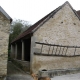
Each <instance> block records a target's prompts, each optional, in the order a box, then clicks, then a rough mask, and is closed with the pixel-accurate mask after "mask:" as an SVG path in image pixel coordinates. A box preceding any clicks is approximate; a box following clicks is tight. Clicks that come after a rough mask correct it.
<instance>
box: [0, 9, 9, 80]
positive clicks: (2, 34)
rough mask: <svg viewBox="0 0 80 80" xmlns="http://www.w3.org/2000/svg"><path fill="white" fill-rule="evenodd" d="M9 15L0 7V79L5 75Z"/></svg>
mask: <svg viewBox="0 0 80 80" xmlns="http://www.w3.org/2000/svg"><path fill="white" fill-rule="evenodd" d="M9 28H10V17H9V16H8V14H7V13H6V12H5V11H4V10H3V9H2V8H1V7H0V80H3V78H4V77H5V76H6V75H7V59H8V42H9V41H8V40H9Z"/></svg>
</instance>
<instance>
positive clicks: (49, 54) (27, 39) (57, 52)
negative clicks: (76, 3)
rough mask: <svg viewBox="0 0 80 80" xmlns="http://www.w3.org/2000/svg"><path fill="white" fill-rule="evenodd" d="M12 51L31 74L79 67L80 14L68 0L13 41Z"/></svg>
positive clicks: (15, 58)
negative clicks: (44, 70)
mask: <svg viewBox="0 0 80 80" xmlns="http://www.w3.org/2000/svg"><path fill="white" fill-rule="evenodd" d="M11 51H12V52H11V57H12V58H13V59H14V60H15V61H17V62H18V63H20V64H22V65H23V66H26V68H25V71H27V70H29V71H30V72H31V73H38V71H39V70H43V69H46V70H56V69H70V68H80V65H79V64H80V53H79V52H80V17H79V15H78V13H77V12H76V11H75V10H74V9H73V8H72V7H71V5H70V4H69V2H65V3H64V4H63V5H62V6H60V7H58V8H57V9H55V10H54V11H52V12H51V13H49V14H48V15H46V16H45V17H44V18H42V19H41V20H39V21H38V22H37V23H35V24H34V25H32V26H31V27H30V28H29V29H27V30H26V31H25V32H23V33H22V34H20V35H19V36H18V37H17V38H16V39H15V40H13V42H12V43H11ZM23 69H24V68H23Z"/></svg>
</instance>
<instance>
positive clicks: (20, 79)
mask: <svg viewBox="0 0 80 80" xmlns="http://www.w3.org/2000/svg"><path fill="white" fill-rule="evenodd" d="M7 80H33V78H32V77H31V76H30V75H29V74H27V73H25V72H24V71H22V70H21V69H19V68H17V67H16V66H15V65H14V64H13V63H12V62H8V72H7Z"/></svg>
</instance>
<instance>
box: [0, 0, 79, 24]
mask: <svg viewBox="0 0 80 80" xmlns="http://www.w3.org/2000/svg"><path fill="white" fill-rule="evenodd" d="M68 1H69V3H70V4H71V5H72V7H73V8H74V9H75V10H80V0H68ZM64 2H66V0H0V6H1V7H2V8H3V9H4V10H5V11H6V12H7V13H8V14H9V16H11V17H12V19H21V20H25V21H30V22H31V23H35V22H37V21H38V20H39V19H41V18H42V17H44V16H45V15H47V14H48V13H50V12H51V11H53V10H54V9H56V8H57V7H59V6H60V5H62V4H63V3H64Z"/></svg>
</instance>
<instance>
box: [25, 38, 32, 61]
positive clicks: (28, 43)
mask: <svg viewBox="0 0 80 80" xmlns="http://www.w3.org/2000/svg"><path fill="white" fill-rule="evenodd" d="M30 47H31V38H29V39H25V40H24V60H25V61H30Z"/></svg>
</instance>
